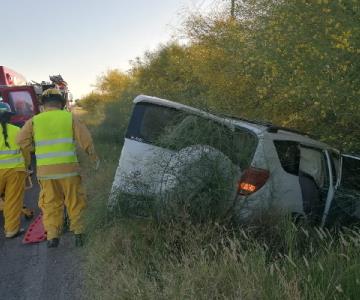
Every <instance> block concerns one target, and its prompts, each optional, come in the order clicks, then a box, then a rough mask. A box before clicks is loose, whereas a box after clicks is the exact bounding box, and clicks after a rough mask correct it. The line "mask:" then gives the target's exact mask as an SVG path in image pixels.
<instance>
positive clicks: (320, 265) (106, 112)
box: [79, 0, 360, 299]
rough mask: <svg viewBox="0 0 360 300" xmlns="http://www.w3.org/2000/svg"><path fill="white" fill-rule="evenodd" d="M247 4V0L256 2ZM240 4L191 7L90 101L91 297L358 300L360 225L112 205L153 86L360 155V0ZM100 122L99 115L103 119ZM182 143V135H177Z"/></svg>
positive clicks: (103, 81) (165, 94)
mask: <svg viewBox="0 0 360 300" xmlns="http://www.w3.org/2000/svg"><path fill="white" fill-rule="evenodd" d="M244 3H246V4H244ZM244 3H243V1H237V6H236V7H235V17H234V18H231V17H229V16H228V12H227V10H226V6H224V10H222V8H220V9H219V11H218V12H217V13H216V14H213V15H211V16H197V15H193V16H189V17H188V18H187V19H186V22H185V24H184V28H183V32H182V33H183V35H185V36H186V38H187V40H188V42H187V43H186V44H180V43H179V42H176V41H170V42H169V43H168V44H166V45H162V46H160V47H159V49H158V50H156V51H154V52H149V53H146V54H144V56H143V57H141V58H137V59H136V60H135V61H134V62H133V65H132V68H131V69H130V70H129V71H128V72H126V73H124V72H122V71H119V70H109V71H108V72H106V73H105V74H103V75H102V76H101V77H99V80H98V82H97V84H96V89H95V90H94V91H93V92H92V93H91V94H89V95H88V96H86V97H84V98H83V99H81V100H80V102H79V105H80V106H81V107H82V108H83V109H84V110H85V111H86V112H87V113H85V114H84V115H83V119H84V120H85V121H86V122H87V123H88V124H89V125H90V127H91V130H92V133H93V137H94V140H95V144H96V146H97V150H98V152H99V154H100V156H101V159H102V167H101V169H100V170H99V171H98V172H96V173H94V172H93V171H92V170H91V168H90V167H89V168H87V169H86V170H85V178H86V184H87V190H88V194H89V195H90V197H89V210H88V215H87V224H88V226H87V228H88V243H87V247H86V253H87V260H86V272H85V274H86V276H87V278H86V280H87V287H88V288H87V291H88V295H87V297H88V298H90V299H356V298H357V295H359V294H360V267H359V264H360V254H359V253H360V252H359V246H360V230H359V229H358V228H342V229H339V228H338V229H331V230H328V229H318V228H312V227H308V226H307V225H306V224H297V225H294V224H292V223H291V222H290V220H286V219H279V218H277V217H276V215H275V214H274V215H268V216H265V217H263V218H262V220H261V221H259V222H258V223H254V224H251V225H248V226H247V227H234V226H233V225H231V224H230V223H227V222H221V221H219V220H216V221H213V222H206V221H203V222H201V223H196V222H193V221H192V220H191V219H181V220H177V222H171V221H168V220H167V221H166V222H160V223H159V222H156V221H155V220H143V219H134V218H130V217H129V216H125V215H123V214H119V213H118V212H113V213H109V212H108V210H107V209H106V202H107V199H108V196H109V191H110V187H111V183H112V180H113V176H114V172H115V169H116V166H117V164H118V158H119V155H120V151H121V145H122V142H123V134H124V131H125V129H126V125H127V121H128V118H129V115H130V112H131V107H132V106H131V101H132V100H133V98H134V97H135V96H136V95H138V94H148V95H151V96H157V97H161V98H167V99H170V100H174V101H178V102H181V103H185V104H190V105H193V106H195V107H200V108H203V109H206V110H210V111H214V112H217V113H223V114H231V115H237V116H242V117H245V118H255V119H260V120H267V121H272V122H274V123H275V124H278V125H282V126H287V127H294V128H297V129H299V130H302V131H306V132H309V133H311V134H313V135H314V136H316V137H318V138H319V139H321V140H323V141H325V142H327V143H329V144H331V145H333V146H335V147H337V148H339V149H341V150H343V151H346V152H350V153H359V152H360V140H359V136H360V130H359V129H360V125H359V119H360V105H359V96H360V84H359V83H360V82H359V78H360V77H359V76H358V71H359V69H360V59H359V57H360V56H359V55H360V22H359V20H360V4H359V3H358V1H351V0H346V1H341V0H337V1H295V0H294V1H292V0H291V1H275V0H258V1H246V2H245V1H244ZM94 120H96V122H94ZM163 142H166V143H168V144H170V145H172V146H174V147H175V148H176V143H177V142H178V138H177V139H176V138H174V137H173V136H167V137H166V139H165V140H164V141H163Z"/></svg>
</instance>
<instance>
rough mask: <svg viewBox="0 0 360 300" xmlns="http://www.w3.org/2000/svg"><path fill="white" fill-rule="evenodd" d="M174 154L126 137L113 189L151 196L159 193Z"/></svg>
mask: <svg viewBox="0 0 360 300" xmlns="http://www.w3.org/2000/svg"><path fill="white" fill-rule="evenodd" d="M172 154H173V151H171V150H168V149H163V148H160V147H157V146H154V145H151V144H147V143H143V142H139V141H136V140H132V139H128V138H126V139H125V143H124V146H123V149H122V151H121V156H120V160H119V165H118V168H117V170H116V174H115V179H114V184H113V187H112V191H113V192H115V191H116V192H118V191H120V192H124V193H129V194H134V195H146V196H150V197H151V196H152V195H154V194H156V193H158V192H159V190H160V184H161V182H162V177H163V176H164V172H165V167H166V162H168V161H170V159H171V156H172Z"/></svg>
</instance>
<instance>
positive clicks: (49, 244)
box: [47, 238, 59, 248]
mask: <svg viewBox="0 0 360 300" xmlns="http://www.w3.org/2000/svg"><path fill="white" fill-rule="evenodd" d="M58 245H59V239H58V238H54V239H51V240H48V241H47V247H48V248H56V247H57V246H58Z"/></svg>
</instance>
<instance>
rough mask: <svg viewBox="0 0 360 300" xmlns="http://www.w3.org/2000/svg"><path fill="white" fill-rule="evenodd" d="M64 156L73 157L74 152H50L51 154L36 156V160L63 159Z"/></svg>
mask: <svg viewBox="0 0 360 300" xmlns="http://www.w3.org/2000/svg"><path fill="white" fill-rule="evenodd" d="M64 156H75V157H76V153H75V152H74V151H68V152H51V153H45V154H37V155H36V158H37V159H42V158H52V157H64Z"/></svg>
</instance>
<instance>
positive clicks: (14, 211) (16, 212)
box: [0, 102, 30, 238]
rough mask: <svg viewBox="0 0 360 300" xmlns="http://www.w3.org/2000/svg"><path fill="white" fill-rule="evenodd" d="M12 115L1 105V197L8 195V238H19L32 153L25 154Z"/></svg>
mask: <svg viewBox="0 0 360 300" xmlns="http://www.w3.org/2000/svg"><path fill="white" fill-rule="evenodd" d="M12 115H13V113H12V111H11V108H10V106H9V105H8V104H7V103H4V102H0V123H1V130H2V133H1V134H0V196H1V195H3V194H4V195H5V196H4V200H5V202H4V204H3V213H4V219H5V226H4V227H5V237H6V238H13V237H16V236H17V235H19V234H20V233H21V232H23V229H21V228H20V217H21V210H22V208H23V201H24V192H25V180H26V176H27V173H26V169H27V168H26V167H25V166H26V165H29V164H30V152H28V153H27V154H26V153H24V154H23V153H22V152H21V150H20V147H19V146H18V145H17V144H16V142H15V139H16V135H17V134H18V132H19V131H20V128H18V127H16V126H14V125H11V124H9V121H10V118H11V116H12Z"/></svg>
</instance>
